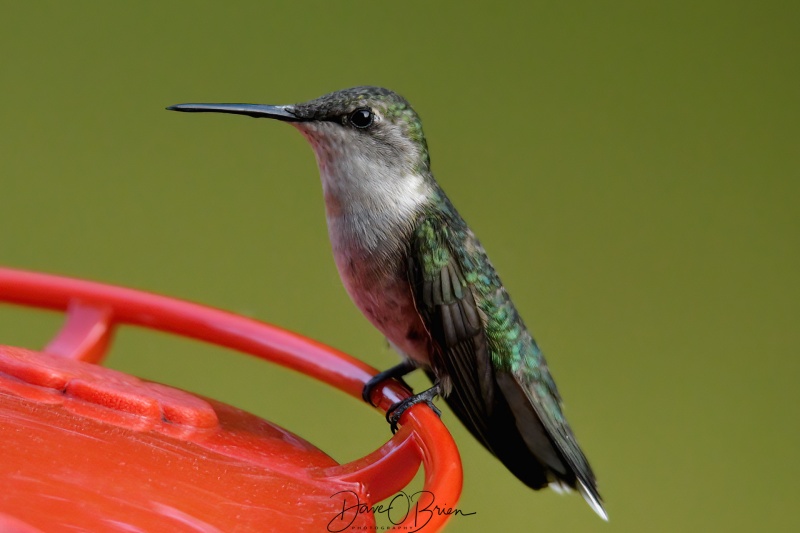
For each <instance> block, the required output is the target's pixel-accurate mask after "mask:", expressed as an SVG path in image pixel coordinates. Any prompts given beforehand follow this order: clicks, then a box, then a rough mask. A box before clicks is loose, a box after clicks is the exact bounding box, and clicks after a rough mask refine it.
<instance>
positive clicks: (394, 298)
mask: <svg viewBox="0 0 800 533" xmlns="http://www.w3.org/2000/svg"><path fill="white" fill-rule="evenodd" d="M335 228H336V223H335V222H334V223H333V225H331V221H330V220H329V229H334V230H335ZM339 237H341V235H339V236H337V237H334V235H333V233H332V234H331V242H332V244H333V254H334V258H335V260H336V266H337V268H338V269H339V276H340V277H341V279H342V283H343V284H344V286H345V289H346V290H347V293H348V294H349V295H350V298H351V299H352V300H353V302H354V303H355V304H356V306H357V307H358V308H359V309H360V310H361V312H362V313H363V314H364V316H366V317H367V319H368V320H369V321H370V322H371V323H372V324H373V325H374V326H375V327H376V328H378V330H379V331H380V332H381V333H383V334H384V335H385V336H386V338H387V339H388V340H389V341H390V342H391V343H392V344H393V345H394V346H395V347H396V348H397V349H399V350H400V351H401V352H402V353H403V354H405V355H406V356H408V357H409V358H411V359H413V360H414V361H416V362H418V363H420V364H421V365H423V366H427V365H428V364H429V360H430V355H429V354H430V350H431V349H432V348H431V341H430V336H429V335H428V332H427V329H426V328H425V325H424V324H423V322H422V319H421V318H420V316H419V313H418V312H417V308H416V305H415V303H414V297H413V294H412V291H411V286H410V284H409V282H408V278H407V275H406V270H405V269H406V268H407V267H406V265H407V262H406V260H405V258H404V257H403V256H402V254H401V253H399V252H398V251H395V252H390V251H388V250H386V248H379V249H377V250H373V251H366V250H363V249H354V247H353V246H352V243H347V242H346V241H344V240H343V239H341V238H339Z"/></svg>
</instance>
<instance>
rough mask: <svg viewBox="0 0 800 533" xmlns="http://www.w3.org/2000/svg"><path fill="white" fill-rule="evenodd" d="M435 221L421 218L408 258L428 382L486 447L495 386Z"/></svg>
mask: <svg viewBox="0 0 800 533" xmlns="http://www.w3.org/2000/svg"><path fill="white" fill-rule="evenodd" d="M437 222H438V221H437V220H435V219H426V220H423V221H422V222H421V223H420V225H419V226H418V227H417V230H416V232H415V235H414V238H413V239H412V242H411V248H410V250H409V255H408V257H409V260H408V261H409V268H408V273H409V282H410V284H411V286H412V290H413V293H414V301H415V303H416V306H417V311H418V312H419V313H420V315H421V316H422V318H423V321H424V323H425V324H426V327H427V328H428V331H429V333H430V335H431V337H432V339H433V341H434V345H435V348H436V351H435V353H434V354H432V357H431V366H432V367H433V373H434V374H435V378H434V379H438V380H439V381H440V382H441V385H442V387H443V391H444V396H445V398H446V399H447V400H448V403H450V404H451V406H452V407H453V408H454V410H456V411H457V415H458V417H459V418H460V419H461V420H462V421H463V422H464V424H465V425H466V426H467V427H468V428H469V430H470V431H471V432H472V433H473V435H475V437H476V438H478V440H480V441H481V442H483V443H484V444H485V445H487V447H488V436H489V429H490V428H489V418H490V416H491V412H492V404H493V398H494V389H495V385H494V376H493V372H492V367H491V360H490V354H489V348H488V343H487V339H486V334H485V332H484V329H483V323H482V319H481V316H480V312H479V310H478V306H477V303H476V300H475V297H474V295H473V293H472V291H471V290H470V287H469V284H468V283H467V280H466V277H465V276H464V272H463V270H462V269H461V266H460V265H459V262H458V260H457V257H456V256H455V255H454V254H453V253H452V252H451V250H450V246H448V244H447V240H448V239H447V237H448V235H447V234H446V233H442V231H443V230H444V231H446V228H442V227H441V226H440V225H439V224H437ZM490 450H491V448H490Z"/></svg>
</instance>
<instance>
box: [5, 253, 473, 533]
mask: <svg viewBox="0 0 800 533" xmlns="http://www.w3.org/2000/svg"><path fill="white" fill-rule="evenodd" d="M0 301H7V302H11V303H17V304H22V305H33V306H37V307H43V308H49V309H55V310H62V311H67V320H66V322H65V325H64V327H63V328H62V330H61V331H60V332H59V334H58V335H57V336H56V338H55V339H54V340H53V341H52V342H51V343H50V344H49V345H48V346H47V348H46V349H45V350H46V352H47V353H46V354H40V353H36V352H30V351H27V350H22V349H19V348H11V347H0V434H1V436H0V438H2V441H3V449H4V454H3V458H2V459H1V460H0V481H1V482H2V485H3V487H4V490H3V491H2V493H0V530H2V531H30V529H25V527H29V526H35V527H36V528H43V529H42V530H44V531H50V530H60V528H61V527H63V526H64V524H66V523H67V522H63V521H62V522H59V523H58V524H56V523H55V522H46V520H45V519H46V518H48V517H51V516H53V517H57V518H58V519H60V520H75V522H72V523H74V524H83V525H77V527H83V528H86V529H89V530H104V531H111V530H118V531H155V530H159V531H160V530H163V529H165V528H166V527H169V528H170V529H173V530H185V531H320V530H322V531H324V530H325V529H324V528H325V527H328V526H330V527H331V528H333V529H337V528H338V527H341V529H342V530H347V529H349V528H348V527H345V526H364V527H369V526H370V525H371V524H373V523H374V522H373V520H372V515H371V514H370V513H357V512H356V511H355V509H350V510H348V511H347V512H346V513H342V510H343V505H351V504H353V503H354V501H355V498H356V497H357V498H358V499H359V501H360V502H361V503H367V504H368V505H372V504H375V503H376V502H378V501H381V500H383V499H385V498H387V497H390V496H392V495H394V494H396V493H397V492H398V491H400V490H401V489H403V487H404V486H405V485H406V484H407V483H408V482H409V481H410V480H411V478H412V477H413V476H414V474H415V472H416V470H417V469H418V467H419V465H420V463H422V465H423V466H424V468H425V486H424V490H426V491H429V492H430V494H433V495H434V496H435V504H436V505H439V506H440V507H454V506H455V504H456V502H457V501H458V496H459V495H460V491H461V483H462V473H461V464H460V460H459V457H458V451H457V449H456V447H455V444H454V443H453V441H452V438H451V437H450V434H449V433H448V432H447V430H446V429H445V427H444V426H443V425H442V423H441V421H440V420H439V419H438V418H437V417H436V415H435V414H433V413H432V412H431V411H430V409H428V408H427V407H426V406H424V405H420V406H415V407H413V408H411V409H409V410H408V411H407V412H406V413H405V414H404V415H403V418H402V419H401V423H402V427H401V429H400V431H398V433H397V434H396V435H395V436H394V437H393V438H392V439H391V440H389V441H388V442H387V443H386V444H385V445H383V446H382V447H381V448H379V449H378V450H376V451H375V452H373V453H372V454H369V455H368V456H367V457H364V458H361V459H358V460H356V461H353V462H351V463H348V464H344V465H339V464H337V463H336V462H335V461H333V460H332V459H331V458H330V457H328V456H327V455H325V454H324V453H323V452H321V451H319V450H317V449H316V448H314V447H313V446H311V445H310V444H308V443H306V442H305V441H303V440H302V439H300V438H298V437H296V436H294V435H292V434H291V433H289V432H287V431H285V430H283V429H281V428H278V427H276V426H274V425H272V424H270V423H269V422H266V421H264V420H261V419H258V418H256V417H254V416H252V415H248V414H247V413H244V412H242V411H239V410H237V409H235V408H232V407H229V406H225V405H224V404H220V403H218V402H214V401H212V400H206V399H202V398H198V397H196V396H194V395H191V394H189V393H186V392H183V391H179V390H176V389H173V388H171V387H167V386H164V385H159V384H155V383H149V382H144V381H141V380H139V379H137V378H134V377H131V376H127V375H125V374H121V373H119V372H115V371H113V370H110V369H105V368H102V367H97V366H95V365H92V364H89V363H87V362H97V361H100V360H101V359H102V357H103V355H104V354H105V350H106V348H107V346H108V345H109V342H110V340H111V337H112V335H113V330H114V327H115V326H116V325H119V324H131V325H139V326H145V327H149V328H153V329H158V330H161V331H167V332H171V333H175V334H179V335H184V336H188V337H192V338H196V339H199V340H204V341H208V342H213V343H215V344H219V345H222V346H227V347H230V348H233V349H236V350H239V351H242V352H246V353H250V354H252V355H255V356H257V357H260V358H263V359H266V360H270V361H273V362H277V363H279V364H281V365H283V366H286V367H289V368H293V369H295V370H298V371H301V372H304V373H305V374H308V375H310V376H313V377H315V378H317V379H319V380H322V381H325V382H327V383H329V384H331V385H334V386H335V387H337V388H339V389H340V390H343V391H344V392H347V393H348V394H350V395H352V396H354V397H355V398H358V399H359V401H360V394H361V389H362V387H363V385H364V383H365V382H366V381H367V380H368V379H369V378H370V377H371V376H372V375H373V374H374V373H375V371H374V369H372V368H370V367H369V366H367V365H364V364H363V363H361V362H360V361H358V360H356V359H354V358H352V357H350V356H348V355H346V354H343V353H341V352H338V351H336V350H334V349H332V348H329V347H326V346H324V345H322V344H319V343H316V342H314V341H310V340H308V339H305V338H302V337H300V336H298V335H295V334H292V333H289V332H287V331H284V330H281V329H279V328H276V327H274V326H270V325H267V324H263V323H260V322H257V321H254V320H250V319H247V318H244V317H240V316H236V315H233V314H230V313H226V312H224V311H219V310H215V309H210V308H207V307H204V306H200V305H196V304H192V303H188V302H183V301H179V300H175V299H171V298H166V297H163V296H157V295H153V294H148V293H143V292H139V291H134V290H130V289H123V288H118V287H111V286H107V285H102V284H98V283H92V282H87V281H80V280H74V279H68V278H61V277H56V276H49V275H44V274H35V273H30V272H23V271H17V270H12V269H5V268H0ZM407 395H408V392H407V391H405V390H404V389H402V388H401V387H399V386H398V385H397V384H392V383H390V384H387V385H384V386H383V387H379V388H378V390H376V391H375V393H373V401H375V402H376V403H377V404H378V405H379V407H380V408H381V409H382V410H384V411H385V410H386V409H387V408H388V407H389V406H390V405H391V404H392V403H394V402H395V401H398V400H400V399H402V398H404V397H406V396H407ZM376 422H377V423H378V425H379V426H380V429H381V430H385V426H384V424H385V422H383V421H382V420H381V421H379V422H378V421H376ZM31 465H34V466H31ZM36 465H38V466H39V467H41V468H40V469H38V470H30V469H31V468H34V467H35V466H36ZM7 487H11V488H12V489H13V490H6V488H7ZM339 491H345V494H352V497H351V498H350V499H349V500H347V502H346V503H345V501H344V499H343V498H344V497H343V496H340V498H339V499H336V498H331V496H332V495H334V494H335V493H337V492H339ZM36 498H39V499H40V500H41V501H39V500H36ZM426 503H429V502H420V505H425V504H426ZM37 510H39V511H37ZM45 510H47V512H44V511H45ZM339 513H342V514H341V515H340V516H339V517H338V522H337V514H339ZM147 517H149V518H147ZM414 518H415V516H414V513H413V511H412V513H409V516H408V519H407V520H406V521H405V522H403V523H401V524H399V525H398V526H397V528H398V529H399V530H402V531H413V530H415V529H419V526H421V525H423V524H422V522H424V529H423V530H424V531H437V530H438V529H440V528H441V527H442V526H443V525H444V524H445V522H446V521H447V520H448V518H449V516H448V515H446V514H437V513H423V514H422V515H418V516H416V519H417V520H418V522H417V523H416V525H415V524H414V522H413V519H414ZM20 520H21V522H20ZM90 520H95V522H92V525H91V526H90V525H86V524H89V522H87V521H90ZM97 520H101V522H97ZM143 520H161V522H152V523H150V522H142V521H143ZM332 520H333V522H331V521H332ZM351 520H352V521H353V522H352V524H350V523H349V522H351ZM137 528H138V529H137ZM33 530H35V529H33Z"/></svg>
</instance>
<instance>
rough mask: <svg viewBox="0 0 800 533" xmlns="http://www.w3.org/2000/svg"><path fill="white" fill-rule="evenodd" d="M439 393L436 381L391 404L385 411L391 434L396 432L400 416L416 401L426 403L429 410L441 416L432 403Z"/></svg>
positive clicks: (416, 402)
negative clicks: (417, 392) (428, 387)
mask: <svg viewBox="0 0 800 533" xmlns="http://www.w3.org/2000/svg"><path fill="white" fill-rule="evenodd" d="M438 395H439V384H438V383H437V384H436V385H434V386H433V387H431V388H430V389H428V390H425V391H422V392H420V393H419V394H415V395H414V396H410V397H408V398H406V399H405V400H401V401H399V402H397V403H396V404H394V405H392V406H391V407H390V408H389V410H388V411H386V421H387V422H389V427H390V428H391V430H392V435H394V434H395V433H397V423H398V422H400V417H401V416H403V413H405V412H406V411H407V410H408V409H409V408H410V407H412V406H414V405H417V404H418V403H423V402H424V403H426V404H428V407H430V408H431V410H432V411H433V412H434V413H436V416H438V417H439V418H441V417H442V412H441V411H440V410H439V408H438V407H436V405H434V403H433V399H434V398H435V397H436V396H438Z"/></svg>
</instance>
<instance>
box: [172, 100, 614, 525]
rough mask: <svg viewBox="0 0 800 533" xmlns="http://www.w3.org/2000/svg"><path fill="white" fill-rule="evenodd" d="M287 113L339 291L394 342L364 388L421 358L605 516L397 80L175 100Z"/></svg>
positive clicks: (487, 421)
mask: <svg viewBox="0 0 800 533" xmlns="http://www.w3.org/2000/svg"><path fill="white" fill-rule="evenodd" d="M168 109H170V110H173V111H188V112H216V113H234V114H239V115H248V116H251V117H256V118H272V119H276V120H282V121H285V122H289V123H290V124H292V125H293V126H294V127H296V128H297V129H298V130H300V132H301V133H302V134H303V135H304V136H305V137H306V138H307V139H308V141H309V142H310V143H311V146H312V147H313V149H314V153H315V154H316V157H317V163H318V165H319V171H320V175H321V178H322V188H323V192H324V195H325V211H326V216H327V221H328V233H329V236H330V240H331V244H332V245H333V254H334V257H335V260H336V266H337V267H338V269H339V274H340V276H341V278H342V282H343V283H344V286H345V288H346V289H347V292H348V293H349V295H350V297H351V298H352V299H353V301H354V302H355V304H356V305H357V306H358V308H359V309H360V310H361V312H362V313H364V315H365V316H366V317H367V318H368V319H369V320H370V322H372V324H373V325H375V327H376V328H378V329H379V330H380V331H381V332H382V333H383V334H384V335H385V336H386V337H387V339H388V340H389V342H390V344H391V345H392V347H394V348H395V349H396V350H397V351H398V352H400V354H401V355H402V356H403V362H402V363H400V364H399V365H397V366H395V367H392V368H390V369H389V370H386V371H384V372H381V373H380V374H378V375H377V376H375V378H373V379H372V380H371V381H370V382H369V383H368V384H367V386H366V387H365V389H364V398H365V399H366V400H367V401H370V392H371V391H372V390H373V388H374V387H375V386H376V385H377V384H378V383H380V382H381V381H383V380H385V379H388V378H392V377H395V378H400V377H402V376H403V375H405V374H407V373H408V372H410V371H412V370H414V369H415V368H422V369H423V370H424V371H425V372H426V373H427V374H428V375H429V376H430V377H431V379H432V381H433V383H434V385H433V387H432V388H431V389H429V390H427V391H424V392H422V393H420V394H417V395H414V396H412V397H411V398H408V399H407V400H405V401H403V402H400V403H399V404H397V405H395V406H393V407H392V409H390V411H389V414H388V415H387V418H388V419H389V421H390V422H391V423H392V429H393V430H395V429H396V427H397V421H398V420H399V418H400V415H401V414H402V412H403V411H405V410H406V409H407V408H408V407H410V406H411V405H413V404H415V403H419V402H427V403H428V404H429V405H430V406H431V407H432V408H433V409H434V410H436V411H437V413H438V410H437V409H436V408H435V406H434V405H433V403H432V400H433V398H434V397H435V396H437V395H438V396H442V397H443V398H444V399H445V400H446V401H447V403H448V405H450V407H451V408H452V409H453V411H454V412H455V413H456V415H457V416H458V418H459V419H461V421H462V422H463V423H464V425H466V426H467V428H468V429H469V430H470V432H471V433H472V434H473V435H474V436H475V438H477V439H478V440H479V441H480V442H481V443H482V444H483V445H484V446H485V447H486V448H487V449H488V450H489V451H490V452H491V453H493V454H494V455H495V456H496V457H497V458H498V459H500V461H502V462H503V464H505V465H506V467H507V468H508V469H509V470H510V471H511V472H512V473H514V475H516V476H517V477H518V478H519V479H520V480H522V482H523V483H525V484H526V485H528V486H529V487H531V488H533V489H540V488H543V487H545V486H547V485H550V486H552V487H554V488H556V489H559V488H562V489H566V488H570V487H571V488H577V489H578V490H579V491H580V492H581V494H583V497H584V498H585V499H586V501H587V502H588V503H589V505H590V506H591V507H592V509H594V511H595V512H596V513H597V514H598V515H600V516H601V517H602V518H603V519H607V515H606V512H605V510H604V509H603V505H602V503H601V499H600V495H599V493H598V492H597V486H596V482H595V477H594V474H593V473H592V469H591V467H590V466H589V463H588V461H587V460H586V457H585V456H584V455H583V452H582V451H581V449H580V447H579V446H578V443H577V441H576V440H575V436H574V435H573V433H572V430H571V429H570V427H569V425H568V424H567V420H566V418H564V414H563V412H562V410H561V397H560V396H559V394H558V390H557V389H556V384H555V382H554V381H553V378H552V377H551V375H550V372H549V370H548V368H547V363H546V362H545V360H544V357H543V356H542V352H541V351H540V350H539V347H538V346H537V345H536V342H535V341H534V340H533V337H532V336H531V334H530V333H529V332H528V330H527V329H526V327H525V324H524V323H523V322H522V318H521V317H520V316H519V314H518V313H517V310H516V309H515V308H514V304H513V303H512V302H511V299H510V297H509V295H508V293H507V292H506V289H505V287H504V286H503V284H502V283H501V282H500V278H499V277H498V276H497V273H496V272H495V270H494V268H493V267H492V264H491V262H490V261H489V258H488V257H487V256H486V252H485V251H484V249H483V247H482V246H481V244H480V243H479V242H478V239H477V238H476V237H475V235H474V234H473V233H472V231H471V230H470V229H469V227H468V226H467V224H466V222H464V220H463V219H462V218H461V216H460V215H459V214H458V212H457V211H456V209H455V207H453V204H452V203H450V200H449V199H448V198H447V196H446V195H445V193H444V191H442V189H441V187H439V185H438V184H437V183H436V181H435V180H434V178H433V174H432V173H431V166H430V158H429V156H428V147H427V143H426V142H425V137H424V135H423V133H422V125H421V123H420V119H419V117H418V116H417V114H416V113H415V112H414V110H413V109H412V108H411V106H410V105H409V103H408V102H407V101H406V100H405V99H404V98H402V97H401V96H399V95H398V94H396V93H394V92H392V91H389V90H387V89H382V88H378V87H356V88H353V89H345V90H342V91H337V92H334V93H331V94H328V95H325V96H322V97H320V98H317V99H316V100H311V101H309V102H306V103H302V104H293V105H278V106H274V105H257V104H180V105H175V106H172V107H169V108H168Z"/></svg>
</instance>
